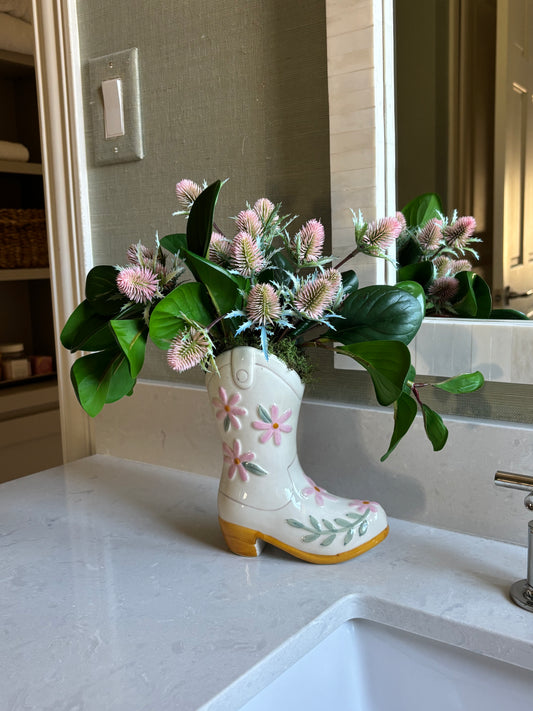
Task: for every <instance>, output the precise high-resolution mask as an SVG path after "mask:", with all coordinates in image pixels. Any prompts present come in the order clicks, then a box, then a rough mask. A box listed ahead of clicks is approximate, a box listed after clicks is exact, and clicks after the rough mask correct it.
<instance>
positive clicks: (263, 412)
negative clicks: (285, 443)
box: [257, 405, 272, 425]
mask: <svg viewBox="0 0 533 711" xmlns="http://www.w3.org/2000/svg"><path fill="white" fill-rule="evenodd" d="M257 414H258V415H259V417H260V418H261V419H262V420H263V422H268V424H270V425H271V424H272V418H271V417H270V415H269V414H268V412H267V410H265V408H264V407H263V406H262V405H258V406H257Z"/></svg>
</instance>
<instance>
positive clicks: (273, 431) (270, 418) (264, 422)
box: [252, 405, 292, 447]
mask: <svg viewBox="0 0 533 711" xmlns="http://www.w3.org/2000/svg"><path fill="white" fill-rule="evenodd" d="M257 412H258V414H259V417H260V418H261V419H260V420H255V422H252V427H253V428H254V430H264V432H263V434H262V435H261V436H260V437H259V441H260V442H261V443H262V444H264V443H265V442H268V440H269V439H270V438H271V437H272V438H273V439H274V444H275V445H277V446H278V447H279V445H280V444H281V433H282V432H292V427H291V425H286V424H285V422H286V421H287V420H288V419H289V417H290V416H291V415H292V410H291V409H290V408H289V409H288V410H286V411H285V412H284V413H283V415H280V414H279V407H278V406H277V405H272V407H271V408H270V415H269V414H268V412H267V411H266V410H265V408H264V407H263V406H262V405H259V406H258V408H257Z"/></svg>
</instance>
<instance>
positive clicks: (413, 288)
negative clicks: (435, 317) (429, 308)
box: [396, 281, 426, 315]
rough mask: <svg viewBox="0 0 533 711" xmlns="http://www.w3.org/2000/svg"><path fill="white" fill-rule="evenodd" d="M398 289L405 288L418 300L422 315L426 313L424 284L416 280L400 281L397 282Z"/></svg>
mask: <svg viewBox="0 0 533 711" xmlns="http://www.w3.org/2000/svg"><path fill="white" fill-rule="evenodd" d="M396 288H397V289H403V290H404V291H406V292H407V293H408V294H411V296H414V298H415V299H416V300H417V301H418V304H419V306H420V309H421V311H422V315H425V313H426V294H425V292H424V289H423V288H422V285H421V284H419V283H418V282H416V281H398V282H396Z"/></svg>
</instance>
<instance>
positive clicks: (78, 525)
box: [0, 455, 533, 711]
mask: <svg viewBox="0 0 533 711" xmlns="http://www.w3.org/2000/svg"><path fill="white" fill-rule="evenodd" d="M217 486H218V482H217V480H216V479H214V478H211V477H205V476H200V475H197V474H190V473H185V472H180V471H175V470H172V469H165V468H163V467H157V466H150V465H146V464H140V463H138V462H131V461H126V460H122V459H117V458H113V457H108V456H103V455H95V456H93V457H88V458H87V459H82V460H79V461H77V462H74V463H71V464H67V465H65V466H61V467H57V468H55V469H50V470H47V471H45V472H41V473H39V474H34V475H31V476H28V477H24V478H22V479H17V480H15V481H11V482H7V483H5V484H2V485H1V486H0V546H1V552H0V600H1V604H0V618H1V627H0V629H1V644H0V664H1V669H2V684H1V686H0V708H2V710H3V711H22V710H24V711H30V710H32V711H33V710H43V711H44V710H45V709H47V710H48V709H53V710H54V711H62V710H65V711H66V710H67V709H80V710H82V709H83V711H102V710H103V709H113V711H141V710H142V711H155V710H156V709H157V711H167V710H170V709H173V710H174V709H179V710H180V711H189V710H193V709H209V711H215V710H217V709H223V710H224V711H231V710H232V709H239V708H240V707H241V706H242V705H243V704H244V703H245V702H246V701H247V700H248V699H250V698H251V697H253V696H254V695H255V694H256V693H258V692H259V691H260V690H261V689H262V688H263V687H265V686H266V685H267V684H268V683H270V682H271V681H272V680H273V679H275V678H276V677H277V676H278V675H279V674H280V673H281V672H282V671H283V670H285V669H286V668H288V667H290V666H291V665H292V664H293V663H294V662H295V661H297V660H298V659H299V658H300V657H301V656H302V655H303V654H305V653H306V652H307V651H309V650H310V649H312V648H313V647H314V646H316V644H318V643H319V642H320V641H322V640H323V639H325V638H326V637H327V636H328V635H329V634H330V633H332V632H333V631H334V630H336V629H337V628H338V627H339V626H340V625H342V624H343V623H344V622H345V621H347V620H350V619H354V618H358V617H364V618H366V619H370V620H374V621H378V622H383V623H385V624H388V625H392V626H394V627H398V628H400V629H405V630H408V631H411V632H414V633H418V634H423V635H425V636H429V637H432V638H433V639H437V640H440V641H443V642H449V643H452V644H455V645H457V646H459V647H463V648H465V649H469V650H471V651H475V652H480V653H482V654H486V655H489V656H493V657H495V658H497V659H501V660H504V661H508V662H511V663H514V664H518V665H520V666H522V667H525V668H527V669H530V670H533V615H532V614H531V613H529V612H527V611H525V610H522V609H521V608H519V607H517V606H516V605H514V604H512V603H511V602H510V600H509V596H508V590H509V587H510V585H511V583H513V582H514V581H515V580H517V579H519V578H524V577H525V574H526V563H527V551H526V548H525V547H520V546H513V545H509V544H506V543H500V542H497V541H492V540H489V539H482V538H476V537H473V536H467V535H464V534H458V533H453V532H450V531H445V530H438V529H434V528H430V527H427V526H420V525H417V524H412V523H408V522H405V521H400V520H394V519H393V520H391V521H390V534H389V536H388V538H387V539H386V540H385V541H384V542H383V543H381V544H380V545H379V546H377V547H376V548H374V549H372V550H371V551H368V552H367V553H365V554H363V555H362V556H360V557H358V558H355V559H353V560H351V561H347V562H346V563H341V564H338V565H333V566H316V565H312V564H309V563H304V562H302V561H299V560H296V559H293V558H291V557H289V556H288V555H286V554H284V553H282V552H281V551H278V550H277V549H275V548H273V547H270V546H268V547H267V548H266V549H265V551H264V552H263V554H262V555H261V556H260V557H259V558H253V559H248V558H240V557H238V556H235V555H233V554H231V553H229V552H228V550H227V548H226V546H225V543H224V540H223V538H222V534H221V533H220V530H219V528H218V522H217V515H216V493H217ZM502 516H505V511H502ZM487 533H488V534H490V531H487ZM526 536H527V515H526V518H525V519H524V539H526Z"/></svg>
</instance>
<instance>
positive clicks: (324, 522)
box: [322, 518, 335, 531]
mask: <svg viewBox="0 0 533 711" xmlns="http://www.w3.org/2000/svg"><path fill="white" fill-rule="evenodd" d="M322 523H323V524H324V527H325V528H327V529H328V531H334V530H335V526H334V525H333V524H332V523H331V521H328V520H327V518H323V519H322Z"/></svg>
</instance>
